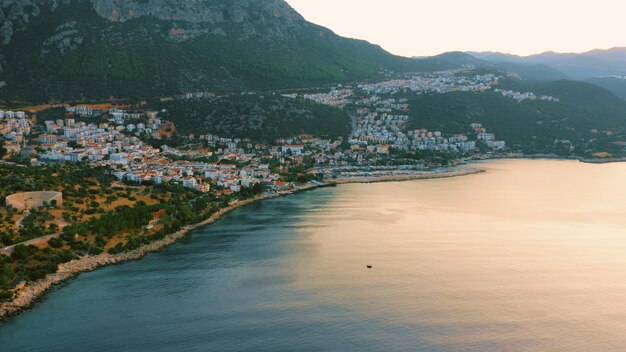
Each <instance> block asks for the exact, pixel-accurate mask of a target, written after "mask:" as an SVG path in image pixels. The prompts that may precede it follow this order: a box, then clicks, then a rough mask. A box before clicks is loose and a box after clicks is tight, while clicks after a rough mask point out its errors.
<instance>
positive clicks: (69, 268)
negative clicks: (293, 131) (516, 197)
mask: <svg viewBox="0 0 626 352" xmlns="http://www.w3.org/2000/svg"><path fill="white" fill-rule="evenodd" d="M482 172H485V170H484V169H480V168H476V167H471V168H463V169H459V170H448V171H445V172H419V173H415V174H406V175H385V176H380V177H349V178H342V179H336V180H331V181H328V182H327V183H326V184H323V185H317V184H315V185H314V184H307V185H304V186H302V187H298V188H297V189H295V190H293V191H289V192H283V193H277V194H271V195H260V196H257V197H254V198H251V199H247V200H244V201H239V202H237V203H234V204H231V205H229V206H228V207H226V208H224V209H221V210H220V211H218V212H216V213H214V214H213V215H211V216H210V217H209V218H208V219H206V220H204V221H202V222H200V223H197V224H192V225H187V226H184V227H183V228H182V229H180V230H179V231H177V232H175V233H172V234H170V235H167V236H166V237H165V238H163V239H161V240H157V241H154V242H152V243H150V244H147V245H145V246H142V247H140V248H138V249H136V250H133V251H130V252H124V253H119V254H114V255H113V254H109V253H106V252H105V253H102V254H99V255H95V256H87V257H82V258H79V259H75V260H72V261H70V262H67V263H63V264H61V265H59V269H58V271H57V272H56V273H54V274H50V275H48V276H47V277H46V278H45V279H42V280H39V281H36V282H33V283H30V284H28V285H26V286H25V287H24V288H22V289H21V290H19V292H18V293H17V295H16V297H15V298H14V299H13V300H12V301H10V302H5V303H1V304H0V321H4V320H6V319H8V318H9V317H12V316H15V315H17V314H19V313H20V312H22V311H23V310H25V309H28V308H30V307H32V306H33V305H34V304H36V303H37V302H38V301H39V300H40V299H42V297H43V296H44V295H45V294H46V293H47V292H48V291H49V290H51V289H53V288H54V287H55V286H56V285H58V284H61V283H63V282H65V281H67V280H69V279H71V278H73V277H75V276H78V275H79V274H80V273H83V272H88V271H93V270H95V269H98V268H100V267H102V266H106V265H113V264H120V263H124V262H128V261H131V260H137V259H141V258H142V257H144V256H146V255H148V254H150V253H154V252H158V251H159V250H161V249H163V248H165V247H167V246H170V245H172V244H174V243H176V241H178V240H179V239H181V238H183V237H184V236H186V235H187V234H188V233H189V232H190V231H192V230H194V229H197V228H200V227H203V226H207V225H210V224H212V223H214V222H216V221H217V220H219V219H220V218H221V217H222V216H223V215H224V214H226V213H229V212H231V211H233V210H235V209H238V208H240V207H243V206H246V205H248V204H251V203H254V202H256V201H259V200H264V199H270V198H276V197H280V196H285V195H289V194H294V193H298V192H303V191H307V190H312V189H315V188H319V187H324V186H334V185H337V184H347V183H374V182H392V181H408V180H420V179H436V178H450V177H459V176H465V175H471V174H477V173H482Z"/></svg>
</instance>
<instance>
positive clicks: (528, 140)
mask: <svg viewBox="0 0 626 352" xmlns="http://www.w3.org/2000/svg"><path fill="white" fill-rule="evenodd" d="M509 87H511V88H517V89H519V90H520V91H533V92H536V93H537V94H547V95H553V96H557V97H561V102H560V103H554V102H545V101H539V100H535V101H531V100H525V101H522V102H517V101H516V100H513V99H511V98H507V97H503V96H501V95H500V94H498V93H494V92H492V93H468V92H455V93H448V94H427V95H422V96H417V97H412V98H410V100H409V105H410V115H411V120H410V123H411V127H412V128H428V129H430V130H440V131H443V132H445V133H458V132H469V131H470V128H469V125H470V124H471V123H473V122H481V123H483V125H484V126H485V127H486V128H487V129H488V131H489V132H492V133H495V134H496V135H497V137H498V138H499V139H504V140H506V141H507V142H508V143H509V145H510V146H511V147H512V148H513V150H520V151H524V152H526V153H556V154H558V155H563V156H567V155H570V154H571V153H575V154H577V155H587V156H588V155H589V154H590V153H593V152H595V151H610V152H613V153H618V152H623V151H622V150H621V148H620V147H616V146H614V145H611V144H610V143H605V144H603V145H602V146H600V145H599V144H597V143H596V141H595V139H596V138H598V137H599V136H598V135H596V134H594V133H593V132H592V130H593V129H597V130H614V131H617V132H619V131H621V129H622V128H623V126H624V124H625V123H626V103H624V102H622V101H621V100H619V99H617V98H616V97H614V96H613V95H611V94H610V93H608V92H606V91H604V90H602V89H600V88H597V87H594V86H591V85H588V84H584V83H582V85H579V84H578V83H575V82H568V81H562V82H550V83H546V84H541V85H540V84H537V85H534V86H532V87H530V86H528V85H525V86H520V85H518V86H515V87H513V86H512V85H511V86H509ZM560 140H569V141H571V142H572V143H573V145H575V146H577V148H578V149H577V150H575V151H574V150H570V148H569V146H564V145H562V144H561V143H560V142H558V141H560ZM607 148H609V149H610V150H607Z"/></svg>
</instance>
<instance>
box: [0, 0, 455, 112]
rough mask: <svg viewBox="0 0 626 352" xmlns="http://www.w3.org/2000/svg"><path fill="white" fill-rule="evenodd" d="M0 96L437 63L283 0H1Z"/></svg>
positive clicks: (228, 84) (165, 90) (261, 85)
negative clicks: (348, 33) (335, 27)
mask: <svg viewBox="0 0 626 352" xmlns="http://www.w3.org/2000/svg"><path fill="white" fill-rule="evenodd" d="M1 8H2V15H0V18H4V19H5V21H4V24H3V25H2V26H1V27H2V28H4V29H3V31H2V32H1V33H0V37H2V38H3V39H2V44H0V52H2V57H0V67H2V70H1V71H0V81H2V82H4V84H3V85H2V84H0V86H3V87H0V99H4V100H31V101H48V100H67V99H105V98H110V97H118V98H119V97H134V96H136V97H157V96H167V95H171V94H179V93H183V92H190V91H204V90H213V91H244V90H270V89H276V88H293V87H306V86H318V85H325V84H328V83H336V82H342V81H351V80H355V79H364V78H371V77H374V76H376V75H377V74H378V73H379V72H383V71H386V70H389V71H397V72H403V71H421V70H432V69H445V68H447V67H446V66H441V65H439V64H438V63H437V62H435V61H432V60H425V61H420V62H417V61H415V60H412V59H409V58H404V57H398V56H394V55H392V54H390V53H388V52H386V51H385V50H383V49H382V48H381V47H380V46H377V45H373V44H370V43H368V42H366V41H362V40H356V39H347V38H343V37H340V36H337V35H336V34H335V33H334V32H332V31H331V30H329V29H327V28H324V27H321V26H318V25H315V24H313V23H310V22H307V21H306V20H305V19H304V18H303V17H302V16H301V15H300V14H298V13H297V12H296V11H295V10H293V8H291V6H289V5H288V4H287V3H286V2H285V1H283V0H269V1H264V0H233V1H229V2H224V1H220V0H201V1H200V0H198V1H194V2H185V3H184V4H182V5H181V4H180V3H179V2H177V1H174V0H128V1H121V0H93V1H88V0H59V1H56V0H23V1H11V0H9V1H7V0H5V2H3V3H2V6H1Z"/></svg>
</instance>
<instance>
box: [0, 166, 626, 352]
mask: <svg viewBox="0 0 626 352" xmlns="http://www.w3.org/2000/svg"><path fill="white" fill-rule="evenodd" d="M475 166H480V167H482V168H485V169H486V170H487V172H486V173H482V174H475V175H469V176H463V177H457V178H450V179H433V180H415V181H405V182H388V183H377V184H348V185H340V186H337V187H331V188H321V189H317V190H313V191H309V192H304V193H299V194H295V195H291V196H287V197H281V198H277V199H270V200H264V201H261V202H257V203H254V204H252V205H250V206H247V207H243V208H240V209H238V210H236V211H233V212H231V213H229V214H228V215H226V216H224V217H223V218H222V219H221V220H220V221H219V222H218V223H216V224H213V225H210V226H207V227H205V228H202V229H198V230H195V231H193V232H191V233H190V234H189V235H188V236H187V237H185V238H184V239H183V240H181V241H179V242H178V243H177V244H175V245H173V246H170V247H168V248H166V249H164V250H163V251H161V252H159V253H156V254H152V255H149V256H147V257H145V258H143V259H142V260H139V261H135V262H130V263H125V264H121V265H116V266H110V267H106V268H102V269H99V270H96V271H93V272H89V273H84V274H81V275H80V276H79V277H78V278H76V279H73V280H71V281H69V282H68V283H66V284H63V285H61V286H59V287H57V288H55V289H54V290H52V291H51V292H50V293H49V294H47V295H46V296H45V297H44V298H43V300H42V301H41V302H39V303H38V304H37V305H35V306H34V307H33V308H32V309H30V310H27V311H25V312H23V313H22V314H21V315H19V316H16V317H14V318H11V319H9V320H8V321H6V322H4V323H0V351H3V352H5V351H6V352H9V351H11V352H12V351H20V352H26V351H570V352H571V351H603V352H608V351H624V350H625V349H626V164H623V163H616V164H585V163H580V162H576V161H560V160H522V159H521V160H498V161H488V162H484V163H480V164H477V165H475ZM368 266H371V268H368Z"/></svg>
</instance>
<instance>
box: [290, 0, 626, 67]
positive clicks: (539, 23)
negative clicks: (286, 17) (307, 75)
mask: <svg viewBox="0 0 626 352" xmlns="http://www.w3.org/2000/svg"><path fill="white" fill-rule="evenodd" d="M287 2H288V3H289V4H290V5H291V6H292V7H293V8H294V9H296V10H297V11H298V12H300V13H301V14H302V15H303V16H304V17H305V18H306V19H307V20H308V21H310V22H313V23H317V24H319V25H322V26H325V27H328V28H330V29H332V30H333V31H334V32H335V33H337V34H339V35H342V36H345V37H351V38H358V39H365V40H367V41H369V42H372V43H375V44H379V45H380V46H382V47H383V48H384V49H386V50H388V51H390V52H392V53H394V54H397V55H403V56H427V55H436V54H440V53H443V52H448V51H500V52H506V53H511V54H518V55H530V54H535V53H541V52H545V51H557V52H584V51H588V50H592V49H596V48H598V49H608V48H611V47H615V46H626V20H625V16H626V1H624V0H593V1H590V0H515V1H512V0H287Z"/></svg>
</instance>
